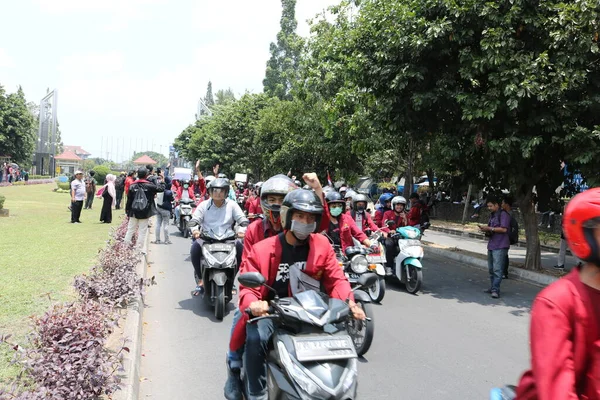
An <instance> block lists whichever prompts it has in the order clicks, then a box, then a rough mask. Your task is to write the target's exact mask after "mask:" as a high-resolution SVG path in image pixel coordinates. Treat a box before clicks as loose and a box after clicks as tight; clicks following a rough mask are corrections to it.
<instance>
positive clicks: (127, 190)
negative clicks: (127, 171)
mask: <svg viewBox="0 0 600 400" xmlns="http://www.w3.org/2000/svg"><path fill="white" fill-rule="evenodd" d="M134 180H135V179H133V177H131V176H128V177H127V178H125V194H129V186H131V184H132V183H133V181H134Z"/></svg>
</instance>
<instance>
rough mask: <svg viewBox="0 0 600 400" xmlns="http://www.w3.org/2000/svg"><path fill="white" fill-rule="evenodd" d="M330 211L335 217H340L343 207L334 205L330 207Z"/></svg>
mask: <svg viewBox="0 0 600 400" xmlns="http://www.w3.org/2000/svg"><path fill="white" fill-rule="evenodd" d="M329 212H330V213H331V215H333V216H334V217H339V215H340V214H341V213H342V207H333V208H330V209H329Z"/></svg>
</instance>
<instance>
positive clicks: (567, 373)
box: [517, 268, 600, 400]
mask: <svg viewBox="0 0 600 400" xmlns="http://www.w3.org/2000/svg"><path fill="white" fill-rule="evenodd" d="M582 293H583V294H585V293H586V289H585V286H584V284H583V283H582V282H581V280H580V278H579V268H575V269H574V270H573V271H571V273H570V274H569V275H567V276H566V277H564V278H562V279H560V280H558V281H556V282H554V283H553V284H551V285H550V286H548V287H547V288H545V289H544V290H542V291H541V292H540V294H538V296H537V297H536V299H535V301H534V302H533V307H532V309H531V330H530V342H531V370H529V371H527V372H526V373H525V374H524V375H523V377H522V378H521V382H520V383H519V387H518V388H517V399H518V400H533V399H536V400H567V399H568V400H577V399H589V400H592V399H596V400H597V399H600V340H596V338H597V337H598V328H597V325H596V324H597V321H595V319H596V318H595V316H594V310H593V308H592V307H593V305H592V304H591V302H590V299H589V298H588V297H587V296H585V295H584V296H582ZM596 306H597V305H596ZM594 341H595V343H594ZM586 396H587V397H586Z"/></svg>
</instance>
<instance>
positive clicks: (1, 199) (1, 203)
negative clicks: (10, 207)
mask: <svg viewBox="0 0 600 400" xmlns="http://www.w3.org/2000/svg"><path fill="white" fill-rule="evenodd" d="M5 200H6V197H4V196H2V195H1V194H0V210H2V209H3V208H4V201H5Z"/></svg>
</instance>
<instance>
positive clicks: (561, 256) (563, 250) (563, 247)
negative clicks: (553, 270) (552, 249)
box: [558, 238, 567, 266]
mask: <svg viewBox="0 0 600 400" xmlns="http://www.w3.org/2000/svg"><path fill="white" fill-rule="evenodd" d="M566 257H567V241H566V240H565V239H562V238H561V239H560V250H559V251H558V265H559V266H561V265H562V266H564V265H565V259H566Z"/></svg>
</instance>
